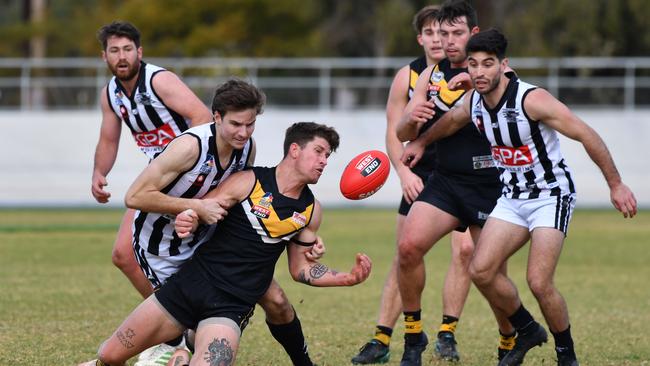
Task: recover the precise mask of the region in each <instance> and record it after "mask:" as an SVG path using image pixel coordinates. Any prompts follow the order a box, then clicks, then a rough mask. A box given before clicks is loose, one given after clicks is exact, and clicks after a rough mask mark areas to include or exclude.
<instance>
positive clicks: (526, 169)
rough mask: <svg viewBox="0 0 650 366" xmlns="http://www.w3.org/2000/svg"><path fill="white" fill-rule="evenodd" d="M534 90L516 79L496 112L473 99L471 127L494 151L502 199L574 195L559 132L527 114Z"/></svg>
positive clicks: (477, 96)
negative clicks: (503, 197) (525, 100)
mask: <svg viewBox="0 0 650 366" xmlns="http://www.w3.org/2000/svg"><path fill="white" fill-rule="evenodd" d="M535 88H536V86H534V85H531V84H528V83H525V82H522V81H520V80H519V79H518V78H517V77H516V76H515V75H512V76H511V78H510V82H509V83H508V86H507V88H506V91H505V93H504V94H503V96H502V97H501V100H500V101H499V103H498V104H497V106H496V107H495V108H494V109H490V108H488V107H487V106H486V105H485V103H484V101H483V98H482V96H481V95H480V94H479V93H477V92H476V91H474V92H473V94H472V98H471V103H472V104H471V111H470V112H471V116H472V121H473V123H474V124H475V125H476V127H477V128H478V129H479V131H481V133H483V134H484V135H485V137H487V139H488V140H489V141H490V144H491V145H492V158H493V159H494V161H495V163H496V165H497V167H498V168H499V171H500V173H501V182H502V183H503V185H504V191H503V193H504V195H505V196H506V197H509V198H517V199H530V198H538V197H550V196H564V195H567V194H572V193H575V187H574V184H573V180H572V179H571V173H570V171H569V168H568V166H567V165H566V163H565V162H564V158H563V157H562V152H561V151H560V140H559V139H558V135H557V132H556V131H555V130H554V129H552V128H550V127H548V126H547V125H545V124H544V123H542V121H533V120H531V119H530V118H529V116H528V114H527V113H526V110H525V109H524V99H525V98H526V95H527V94H528V93H529V92H530V91H532V90H534V89H535Z"/></svg>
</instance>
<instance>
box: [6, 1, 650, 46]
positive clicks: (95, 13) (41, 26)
mask: <svg viewBox="0 0 650 366" xmlns="http://www.w3.org/2000/svg"><path fill="white" fill-rule="evenodd" d="M470 2H471V3H472V4H473V5H474V6H475V8H476V9H477V11H478V14H479V24H480V26H481V28H483V29H487V28H489V27H493V26H494V27H497V28H499V29H501V30H502V31H504V32H505V34H506V35H507V36H508V38H509V43H510V46H509V55H510V56H513V57H535V56H539V57H569V56H617V57H621V56H647V55H650V32H649V31H648V30H650V10H649V8H650V3H649V2H648V1H647V0H496V1H491V0H474V1H470ZM430 3H436V2H431V1H422V0H216V1H204V0H155V1H154V0H129V1H117V0H0V35H2V42H0V57H29V56H34V55H35V52H36V55H42V56H45V57H94V56H97V55H98V54H99V52H100V50H101V47H100V45H99V43H98V41H97V39H96V32H97V30H98V28H99V27H100V26H101V25H103V24H106V23H109V22H111V21H113V20H116V19H120V20H128V21H130V22H132V23H134V24H135V25H136V26H137V27H138V28H139V29H140V31H141V32H142V45H143V48H144V52H145V57H154V56H155V57H202V56H220V57H380V56H390V57H398V56H413V55H419V54H420V53H421V50H420V49H419V47H418V45H417V43H416V42H415V32H414V30H413V29H412V27H411V18H412V16H413V14H414V13H415V12H416V11H417V10H418V9H420V8H421V7H423V6H425V5H428V4H430ZM35 13H36V14H35ZM36 41H38V42H40V43H35V42H36ZM34 44H40V45H41V46H39V47H36V48H35V47H34ZM35 49H36V50H38V49H40V51H39V52H37V51H35Z"/></svg>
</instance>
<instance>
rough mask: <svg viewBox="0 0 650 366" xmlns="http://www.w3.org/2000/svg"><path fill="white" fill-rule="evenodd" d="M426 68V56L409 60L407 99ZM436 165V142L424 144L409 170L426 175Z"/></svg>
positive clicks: (411, 94)
mask: <svg viewBox="0 0 650 366" xmlns="http://www.w3.org/2000/svg"><path fill="white" fill-rule="evenodd" d="M426 68H427V59H426V57H424V56H422V57H418V58H416V59H415V60H413V61H411V63H410V64H409V91H408V99H409V100H411V98H413V92H414V91H415V85H416V84H417V82H418V78H419V77H420V74H421V73H422V72H423V71H424V70H425V69H426ZM430 126H431V124H429V125H428V126H426V127H422V128H421V129H420V133H422V132H424V131H426V129H427V128H429V127H430ZM435 166H436V144H435V143H430V144H429V145H427V146H426V148H425V150H424V155H422V158H421V159H420V160H419V161H418V162H417V164H415V166H414V167H413V168H411V170H412V171H413V172H415V174H418V175H420V176H425V177H426V176H428V175H429V174H431V172H432V171H433V169H434V168H435Z"/></svg>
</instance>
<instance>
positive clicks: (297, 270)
mask: <svg viewBox="0 0 650 366" xmlns="http://www.w3.org/2000/svg"><path fill="white" fill-rule="evenodd" d="M320 220H321V207H320V204H319V203H318V201H316V203H315V204H314V213H313V215H312V219H311V222H310V223H309V225H308V226H307V227H305V228H304V229H303V230H302V231H301V232H300V233H299V234H298V235H296V238H295V239H296V240H294V241H292V242H291V243H290V244H289V246H288V249H287V252H288V259H289V272H290V273H291V277H293V279H294V280H295V281H297V282H302V283H304V284H307V285H310V286H319V287H330V286H354V285H356V284H359V283H361V282H363V281H365V280H366V278H368V276H369V275H370V269H371V268H372V262H371V261H370V258H369V257H368V256H367V255H365V254H362V253H357V255H356V262H355V265H354V266H353V267H352V269H351V270H350V272H339V271H336V270H334V269H331V268H329V267H328V266H326V265H324V264H322V263H320V262H318V261H316V260H310V259H309V258H310V257H309V256H308V255H306V253H308V252H309V251H310V250H312V247H311V246H308V245H305V244H308V243H315V242H316V240H317V236H316V231H317V230H318V227H319V226H320Z"/></svg>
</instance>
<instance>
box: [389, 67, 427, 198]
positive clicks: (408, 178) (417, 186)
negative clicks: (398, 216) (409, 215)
mask: <svg viewBox="0 0 650 366" xmlns="http://www.w3.org/2000/svg"><path fill="white" fill-rule="evenodd" d="M410 72H411V69H410V68H409V67H408V66H404V67H402V68H401V69H400V70H399V71H398V72H397V74H396V75H395V78H394V79H393V83H392V84H391V86H390V93H389V94H388V101H387V102H386V151H387V152H388V157H389V158H390V161H391V163H392V164H393V167H394V168H395V171H396V172H397V175H398V176H399V179H400V183H401V185H402V194H403V195H404V198H405V199H406V200H407V201H408V202H409V203H411V202H413V200H415V198H417V196H418V195H419V194H420V192H421V191H422V188H423V187H424V184H423V183H422V179H420V177H418V176H417V175H416V174H414V173H413V172H412V171H411V169H410V168H409V167H408V166H406V165H404V163H402V161H401V160H400V158H401V157H402V153H403V152H404V145H403V144H402V142H401V141H400V140H399V139H398V138H397V131H396V127H397V124H398V123H399V121H400V119H401V118H402V113H404V108H406V105H407V104H408V88H409V85H408V84H409V74H410Z"/></svg>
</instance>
